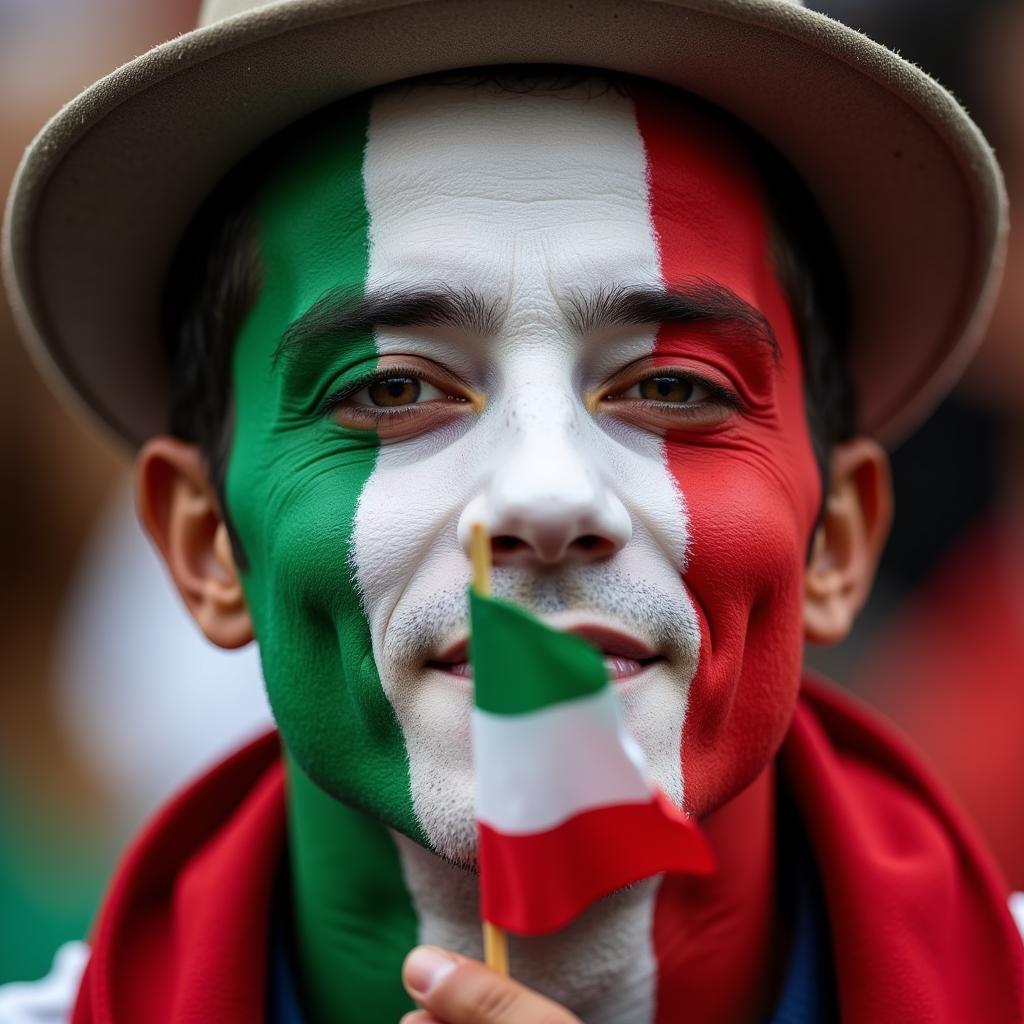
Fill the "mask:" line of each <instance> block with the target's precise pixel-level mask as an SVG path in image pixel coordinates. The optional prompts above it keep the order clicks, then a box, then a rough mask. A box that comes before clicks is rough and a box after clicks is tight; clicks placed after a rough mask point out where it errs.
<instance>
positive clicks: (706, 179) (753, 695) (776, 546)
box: [637, 90, 820, 814]
mask: <svg viewBox="0 0 1024 1024" xmlns="http://www.w3.org/2000/svg"><path fill="white" fill-rule="evenodd" d="M637 117H638V121H639V124H640V130H641V132H642V134H643V137H644V144H645V146H646V148H647V155H648V164H649V174H650V196H651V216H652V220H653V223H654V228H655V231H656V233H657V236H658V239H659V256H660V261H661V273H662V276H663V278H664V280H665V282H666V283H667V284H669V285H675V284H678V283H681V282H684V281H687V280H692V279H693V277H694V275H695V274H699V275H702V276H706V277H708V278H710V279H712V280H715V281H718V282H721V283H722V284H725V285H727V286H728V287H729V288H731V289H732V290H733V291H734V292H736V293H737V294H738V295H740V296H741V297H742V298H743V299H745V300H746V301H747V302H749V303H750V304H751V305H752V306H754V307H755V308H756V309H758V310H760V311H761V312H762V313H763V314H764V315H765V317H766V318H767V321H768V323H769V324H770V326H771V328H772V331H773V334H774V337H775V339H776V341H777V345H778V348H777V351H776V352H775V353H772V352H771V351H770V349H769V348H768V346H766V345H764V344H762V343H760V342H758V341H756V340H754V339H753V338H752V337H751V336H750V335H749V333H748V334H744V333H743V332H740V333H738V334H737V335H736V336H726V337H723V336H722V335H721V334H717V335H716V334H709V333H708V332H706V331H705V332H700V331H693V330H686V329H681V328H679V327H665V328H663V329H662V330H661V331H660V332H659V334H658V339H657V344H656V346H655V356H656V361H657V362H658V363H660V364H676V365H678V364H680V363H681V364H683V365H696V366H702V367H704V368H706V370H705V372H707V371H710V372H711V373H713V374H715V375H718V376H720V377H721V378H722V379H724V381H725V382H726V383H727V385H728V386H729V387H730V388H731V389H733V390H734V391H735V392H736V393H737V394H738V395H739V396H740V398H741V400H742V402H743V405H744V407H745V408H744V412H743V414H742V415H739V416H734V417H731V418H730V419H729V420H728V421H727V422H726V423H725V424H723V426H722V427H721V429H718V430H712V431H708V432H704V433H700V432H698V433H695V432H693V431H685V430H674V431H672V430H670V431H668V432H667V433H666V437H665V454H666V459H667V462H668V466H669V468H670V470H671V472H672V474H673V476H674V478H675V480H676V481H677V483H678V485H679V488H680V490H681V491H682V492H683V494H684V495H685V496H686V500H687V506H688V508H689V509H690V516H691V549H690V552H689V561H688V566H687V572H686V575H685V581H686V586H687V589H688V591H689V593H690V594H691V596H692V598H693V603H694V607H695V608H696V609H697V614H698V619H699V621H700V628H701V662H700V667H699V670H698V673H697V677H696V679H695V680H694V682H693V685H692V687H691V706H690V709H689V713H688V716H687V722H686V728H685V733H684V740H683V775H684V778H685V779H686V782H687V803H688V805H689V807H690V808H691V809H692V810H693V811H694V812H695V813H697V814H705V813H707V812H708V811H709V810H711V809H713V808H714V807H716V806H718V805H719V804H721V802H722V800H723V799H724V798H726V797H727V796H729V795H731V794H732V793H735V792H737V791H738V790H739V789H740V788H741V787H742V786H744V785H746V784H747V783H748V782H750V781H751V780H752V779H753V778H754V777H755V776H756V775H757V774H758V773H760V772H761V770H762V769H763V767H764V765H765V764H767V763H768V761H769V759H770V758H771V756H772V755H773V754H774V753H775V751H776V749H777V748H778V745H779V743H780V742H781V741H782V737H783V735H784V733H785V730H786V726H787V724H788V722H789V719H790V716H791V713H792V709H793V705H794V702H795V700H796V694H797V686H798V682H799V674H800V664H801V657H802V650H803V622H802V603H803V567H804V563H805V558H806V552H807V545H808V541H809V538H810V535H811V531H812V529H813V525H814V521H815V517H816V514H817V510H818V504H819V502H820V479H819V474H818V470H817V466H816V464H815V461H814V458H813V453H812V448H811V442H810V436H809V434H808V430H807V424H806V418H805V413H804V401H803V376H802V361H801V355H800V348H799V343H798V339H797V334H796V329H795V325H794V323H793V318H792V315H791V314H790V311H789V308H788V305H787V303H786V301H785V298H784V296H783V293H782V290H781V287H780V285H779V282H778V279H777V277H776V274H775V272H774V270H773V268H772V266H771V263H770V260H769V249H770V246H769V235H768V224H767V219H766V214H765V207H764V202H763V200H762V199H761V198H760V185H759V182H758V180H757V176H756V173H755V170H754V168H753V166H752V161H751V159H750V156H749V155H748V154H747V153H746V152H745V151H744V150H743V149H742V148H741V147H740V145H739V144H738V143H737V142H736V141H735V140H734V139H733V138H732V137H730V136H729V135H727V134H726V132H725V131H724V130H723V129H722V128H721V126H720V125H719V124H716V123H715V122H714V121H713V120H712V119H711V118H710V117H708V116H707V115H705V114H703V113H702V112H701V111H700V110H698V109H695V108H688V109H685V110H681V109H680V108H679V106H678V104H671V103H670V102H669V101H668V100H667V98H666V97H665V96H664V94H660V93H655V92H653V91H647V90H640V91H638V95H637Z"/></svg>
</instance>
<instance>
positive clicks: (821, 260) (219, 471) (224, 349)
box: [164, 67, 855, 568]
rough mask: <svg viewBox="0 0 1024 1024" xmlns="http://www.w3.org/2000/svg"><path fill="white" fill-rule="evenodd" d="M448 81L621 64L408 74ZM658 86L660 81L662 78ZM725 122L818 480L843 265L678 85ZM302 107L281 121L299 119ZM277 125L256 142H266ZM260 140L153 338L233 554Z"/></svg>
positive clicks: (831, 412) (845, 387) (790, 176)
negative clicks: (233, 483) (790, 320)
mask: <svg viewBox="0 0 1024 1024" xmlns="http://www.w3.org/2000/svg"><path fill="white" fill-rule="evenodd" d="M422 81H428V82H436V83H440V84H445V85H448V86H450V87H452V88H468V87H484V88H490V89H495V90H498V91H502V92H512V93H530V92H535V91H540V90H543V91H549V92H550V91H559V90H563V89H569V88H574V87H577V86H579V85H581V84H587V85H588V86H589V87H591V88H592V89H597V90H600V91H607V90H609V89H612V90H616V91H621V92H623V93H627V94H628V90H629V84H630V82H631V81H633V79H632V78H631V77H630V76H627V75H619V74H616V73H611V72H600V71H593V70H590V69H582V68H581V69H576V68H560V67H556V68H542V67H510V68H497V69H484V70H481V71H477V70H472V69H471V70H468V71H460V72H448V73H444V74H441V75H433V76H429V77H428V78H427V79H417V80H414V81H413V82H410V83H400V85H399V88H404V87H405V86H406V84H408V85H409V87H410V88H411V87H413V86H414V85H415V84H416V83H417V82H422ZM666 88H667V87H666ZM686 98H687V100H688V101H689V102H692V103H696V104H698V105H701V106H704V107H706V108H708V109H709V110H710V111H712V112H713V116H715V117H716V118H718V119H719V120H720V121H724V122H725V123H726V124H727V125H728V126H730V127H731V129H732V131H733V132H734V134H735V135H736V136H738V137H739V139H740V141H741V142H742V143H744V144H745V146H746V148H747V150H748V151H749V152H750V153H751V154H752V156H753V158H754V161H755V166H756V167H757V169H758V172H759V174H760V178H761V181H762V185H763V188H764V194H765V199H766V202H767V204H768V211H769V219H770V245H771V255H772V258H773V260H774V264H775V269H776V273H777V274H778V276H779V281H780V283H781V285H782V287H783V290H784V292H785V294H786V297H787V299H788V301H789V304H790V308H791V311H792V313H793V316H794V319H795V322H796V327H797V332H798V335H799V341H800V346H801V351H802V355H803V362H804V404H805V410H806V417H807V423H808V429H809V433H810V438H811V444H812V447H813V450H814V456H815V460H816V462H817V464H818V468H819V472H820V474H821V479H822V492H823V494H822V503H824V493H825V491H826V489H827V486H828V476H829V460H830V453H831V450H832V447H833V446H834V445H835V444H838V443H840V442H842V441H845V440H848V439H849V438H850V437H852V436H853V434H854V430H855V422H854V400H853V393H852V386H851V383H850V378H849V374H848V373H847V370H846V364H845V351H846V332H845V325H846V323H847V301H846V293H845V287H844V276H843V273H842V270H841V267H840V264H839V260H838V258H837V255H836V251H835V248H834V245H833V243H832V240H831V236H830V234H829V232H828V229H827V227H826V225H825V223H824V220H823V218H822V216H821V214H820V213H819V211H818V209H817V207H816V205H815V204H814V202H813V200H812V199H811V197H810V195H809V194H808V192H807V189H806V188H805V186H804V185H803V183H802V182H801V181H800V179H799V178H798V176H797V175H796V173H795V172H794V171H793V170H792V168H790V166H789V165H788V164H787V163H786V162H785V161H784V160H783V159H782V158H781V157H780V156H779V155H778V154H777V153H776V152H775V151H774V150H773V149H772V148H771V147H770V146H769V145H768V144H767V143H766V142H765V141H764V140H763V139H761V138H760V137H759V136H758V135H756V134H755V133H754V132H753V131H752V130H751V129H750V128H748V127H747V126H746V125H744V124H743V123H742V122H740V121H738V120H737V119H736V118H734V117H733V116H732V115H730V114H727V113H725V112H724V111H721V110H719V109H718V108H717V107H713V106H712V105H711V104H708V103H706V102H705V101H703V100H701V99H699V98H697V97H692V96H689V95H688V94H687V95H686ZM323 113H324V112H323V111H321V112H319V113H318V114H313V115H311V117H310V118H307V119H305V120H303V121H301V122H299V123H298V124H297V125H293V126H291V127H290V128H288V129H286V132H287V133H288V134H290V133H292V132H296V131H298V132H302V131H305V130H308V124H309V122H310V120H312V119H315V118H318V117H321V116H323ZM279 142H280V137H278V138H276V139H274V140H272V142H271V143H269V144H267V145H268V146H273V147H275V148H277V149H279V150H280V149H284V150H285V151H287V147H280V146H279ZM266 151H267V148H266V147H261V148H260V149H259V150H257V151H256V152H255V153H253V154H251V155H250V156H249V157H247V158H246V159H245V160H243V161H242V163H241V164H239V165H238V167H236V168H235V169H234V170H233V171H232V172H231V173H230V174H228V175H227V177H225V178H224V179H223V180H222V182H221V183H220V185H219V186H218V187H217V188H216V190H215V191H214V192H213V193H212V194H211V196H210V197H209V198H208V199H207V201H206V202H205V203H204V204H203V206H202V207H201V209H200V210H199V212H198V213H197V214H196V216H195V217H194V219H193V221H192V223H191V225H190V226H189V228H188V230H187V232H186V234H185V237H184V239H183V241H182V243H181V245H180V247H179V249H178V252H177V255H176V258H175V260H174V263H173V266H172V270H171V274H170V277H169V280H168V287H167V291H166V301H165V316H164V338H165V347H166V352H167V358H168V361H169V367H170V377H171V410H170V430H171V433H172V434H174V435H175V436H177V437H179V438H181V439H183V440H186V441H189V442H192V443H193V444H195V445H197V446H198V447H199V449H200V451H201V452H202V454H203V457H204V459H205V461H206V465H207V471H208V474H209V477H210V480H211V483H213V485H214V487H215V489H216V491H217V494H218V496H219V499H220V502H221V511H222V514H223V515H224V519H225V522H226V523H227V526H228V530H229V532H230V533H231V539H232V543H233V545H234V549H235V556H236V560H237V561H238V562H239V564H240V565H241V566H242V567H243V568H244V566H245V555H244V551H243V549H242V546H241V544H240V543H239V541H238V538H237V536H236V535H235V534H234V531H233V529H232V527H231V519H230V516H229V514H228V509H227V505H226V502H225V499H224V487H225V478H226V473H227V464H228V457H229V454H230V448H231V438H232V430H233V405H232V400H231V394H232V392H231V361H232V354H233V350H234V344H235V340H236V338H237V336H238V333H239V331H240V330H241V327H242V324H243V322H244V320H245V317H246V315H247V314H248V312H249V310H250V309H251V308H252V306H253V304H254V302H255V300H256V297H257V296H258V294H259V291H260V288H261V286H262V261H261V254H260V251H259V245H258V241H257V237H256V229H255V219H256V218H255V206H256V202H257V199H258V197H259V195H260V193H261V189H262V186H263V183H264V182H265V181H266V180H267V176H268V174H269V173H271V169H272V168H273V166H274V161H273V160H272V159H271V160H268V159H267V158H266Z"/></svg>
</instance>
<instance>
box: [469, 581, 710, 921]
mask: <svg viewBox="0 0 1024 1024" xmlns="http://www.w3.org/2000/svg"><path fill="white" fill-rule="evenodd" d="M469 601H470V616H471V623H472V632H471V635H470V659H471V661H472V665H473V687H474V691H475V695H476V699H475V703H476V706H475V708H474V711H473V758H474V767H475V773H476V805H477V829H478V834H479V838H480V846H479V865H480V898H481V907H480V911H481V917H482V918H483V919H484V920H485V921H488V922H491V923H492V924H493V925H497V926H498V927H500V928H504V929H507V930H508V931H511V932H515V933H517V934H519V935H542V934H544V933H546V932H551V931H554V930H555V929H557V928H561V927H562V926H564V925H566V924H568V923H569V922H570V921H571V920H572V919H573V918H574V917H576V916H577V915H578V914H579V913H581V912H582V911H583V910H584V909H585V908H586V907H587V906H589V905H590V904H591V903H592V902H594V900H596V899H599V898H600V897H601V896H605V895H607V894H608V893H610V892H613V891H614V890H616V889H619V888H621V887H622V886H625V885H628V884H629V883H631V882H635V881H638V880H640V879H642V878H646V877H648V876H649V875H653V874H657V873H659V872H662V871H678V872H684V873H687V874H696V875H708V874H711V873H712V872H713V871H714V860H713V858H712V854H711V850H710V848H709V846H708V844H707V841H706V840H705V838H704V836H703V834H702V833H701V832H700V830H699V828H698V827H697V825H696V823H695V822H694V821H692V820H691V819H689V818H687V817H686V815H684V814H683V813H682V812H681V811H679V810H678V809H677V808H676V807H675V806H674V805H673V804H672V802H671V801H670V800H669V799H668V798H667V797H666V796H665V795H664V794H662V793H661V792H660V791H659V790H658V789H657V788H656V787H655V786H654V785H653V783H651V782H650V780H649V779H648V777H647V772H646V768H645V765H644V757H643V752H642V751H641V750H640V748H639V746H638V745H637V743H636V741H635V740H634V739H633V738H632V737H631V736H630V735H629V733H628V732H627V731H626V727H625V722H624V720H623V716H622V709H621V706H620V702H619V698H618V695H617V694H616V693H615V691H614V689H613V687H612V686H611V684H610V683H609V681H608V675H607V672H606V671H605V666H604V659H603V657H602V655H601V653H600V651H598V650H597V649H596V648H595V647H593V646H592V645H591V644H589V643H587V641H585V640H583V639H582V638H580V637H577V636H574V635H572V634H569V633H562V632H558V631H556V630H553V629H549V628H548V627H547V626H545V625H544V624H543V623H542V622H540V621H539V620H538V619H536V618H534V617H533V616H532V615H530V614H528V613H527V612H525V611H524V610H523V609H521V608H518V607H516V606H515V605H513V604H510V603H509V602H507V601H502V600H500V599H497V598H491V597H487V596H484V595H482V594H480V593H478V592H477V591H475V590H471V591H470V598H469Z"/></svg>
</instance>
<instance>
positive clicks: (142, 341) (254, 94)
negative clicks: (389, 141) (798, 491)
mask: <svg viewBox="0 0 1024 1024" xmlns="http://www.w3.org/2000/svg"><path fill="white" fill-rule="evenodd" d="M512 63H515V64H529V63H543V64H570V65H582V66H593V67H598V68H608V69H613V70H616V71H622V72H628V73H632V74H637V75H643V76H646V77H649V78H653V79H657V80H659V81H662V82H665V83H667V84H669V85H672V86H675V87H678V88H680V89H684V90H687V91H690V92H693V93H696V94H697V95H699V96H703V97H705V98H706V99H708V100H710V101H711V102H713V103H716V104H718V105H719V106H721V107H723V108H724V109H726V110H728V111H730V112H731V113H733V114H735V115H736V116H737V117H739V118H740V119H741V120H743V121H745V122H746V123H747V124H749V125H750V126H751V127H752V128H754V129H755V130H756V131H758V132H759V133H760V134H761V135H762V136H763V137H764V138H765V139H767V140H768V141H769V142H770V143H771V144H772V145H773V146H774V147H775V148H776V149H777V150H778V151H779V152H781V153H782V154H783V155H784V156H785V157H786V158H787V159H788V160H789V161H790V163H791V164H792V165H793V166H794V168H795V169H796V170H797V172H798V173H799V174H800V175H801V177H802V178H803V179H804V181H805V182H806V183H807V185H808V187H809V188H810V191H811V193H812V194H813V196H814V197H815V199H816V201H817V202H818V204H819V205H820V207H821V209H822V211H823V213H824V215H825V218H826V220H827V222H828V223H829V225H830V227H831V230H832V232H833V234H834V237H835V239H836V243H837V246H838V249H839V252H840V257H841V260H842V262H843V265H844V268H845V271H846V274H847V279H848V286H849V290H850V294H851V298H852V317H853V322H852V324H851V352H850V369H851V372H852V376H853V383H854V386H855V388H856V392H857V396H858V403H857V408H858V426H859V429H860V430H861V431H863V432H864V433H868V434H872V435H874V436H877V437H880V438H881V439H883V440H887V441H891V440H893V439H894V438H896V437H898V436H899V435H900V434H901V433H902V432H904V431H906V430H907V429H908V428H909V427H910V426H911V425H912V424H913V423H914V422H916V420H917V419H918V418H920V417H921V416H922V415H923V414H924V413H925V412H926V411H927V410H928V408H929V407H930V406H931V405H932V404H933V403H934V402H935V401H936V400H937V399H938V397H939V396H940V395H941V394H942V393H943V392H944V391H945V390H946V389H948V387H950V386H951V384H952V382H953V381H954V380H955V378H956V376H957V375H958V374H959V372H960V370H961V369H962V367H963V365H964V363H965V362H966V360H967V358H968V356H969V354H970V352H971V350H972V346H973V342H974V341H976V340H977V337H978V334H979V333H980V330H981V328H982V327H983V326H984V323H985V321H986V320H987V316H988V313H989V307H990V305H991V301H992V299H993V297H994V291H995V287H996V285H997V283H998V278H999V272H1000V270H1001V263H1002V256H1003V250H1004V247H1005V231H1006V200H1005V194H1004V190H1003V185H1002V179H1001V176H1000V172H999V169H998V166H997V164H996V162H995V160H994V158H993V156H992V153H991V150H990V149H989V147H988V145H987V143H986V142H985V140H984V138H983V137H982V136H981V134H980V133H979V131H978V130H977V128H976V127H975V126H974V124H973V123H972V122H971V120H970V119H969V118H968V117H967V115H966V114H965V113H964V112H963V110H962V109H961V108H960V106H959V105H958V104H957V103H956V101H955V100H954V99H953V98H952V97H951V96H950V95H949V94H948V93H947V92H946V91H945V90H943V89H942V88H941V87H940V86H938V85H937V84H936V83H935V82H934V81H933V80H932V79H931V78H929V77H928V76H927V75H925V74H924V73H923V72H921V71H920V70H918V69H917V68H915V67H914V66H912V65H911V64H909V63H907V62H906V61H903V60H902V59H900V58H899V57H897V56H896V55H895V54H893V53H891V52H890V51H888V50H886V49H885V48H884V47H881V46H879V45H877V44H875V43H873V42H871V41H870V40H869V39H867V38H866V37H865V36H863V35H861V34H859V33H857V32H855V31H853V30H851V29H849V28H846V27H845V26H843V25H841V24H839V23H838V22H836V21H834V20H832V19H829V18H827V17H825V16H823V15H820V14H817V13H815V12H812V11H808V10H806V9H804V8H802V7H799V6H797V5H796V4H792V3H781V2H778V0H517V2H515V3H512V2H508V0H285V2H277V3H270V4H267V5H266V6H263V7H261V8H258V9H256V10H254V11H251V12H249V13H246V14H242V15H238V16H236V17H233V18H230V19H227V20H225V21H222V22H219V23H217V24H214V25H211V26H210V27H207V28H202V29H197V30H196V31H194V32H190V33H187V34H186V35H184V36H181V37H179V38H177V39H174V40H172V41H170V42H168V43H165V44H163V45H161V46H158V47H156V48H155V49H153V50H151V51H150V52H149V53H147V54H144V55H143V56H141V57H139V58H137V59H136V60H133V61H132V62H130V63H129V64H126V65H125V66H124V67H122V68H120V69H119V70H117V71H115V72H114V73H112V74H111V75H109V76H107V77H106V78H104V79H102V80H101V81H100V82H98V83H97V84H96V85H94V86H93V87H92V88H90V89H89V90H87V91H86V92H85V93H83V94H82V95H81V96H79V97H78V98H77V99H76V100H74V101H73V102H72V103H70V104H69V105H68V106H66V107H65V108H64V109H63V110H62V111H60V113H58V114H57V115H56V116H55V117H54V118H53V119H52V120H51V121H50V122H49V124H47V125H46V127H45V128H44V129H43V131H42V132H41V133H40V135H39V137H38V138H37V139H36V141H35V142H34V143H33V144H32V146H31V147H30V148H29V150H28V151H27V152H26V155H25V158H24V160H23V161H22V164H21V167H20V169H19V171H18V175H17V177H16V179H15V185H14V188H13V190H12V193H11V197H10V200H9V203H8V208H7V216H6V221H5V226H4V259H5V264H6V268H5V269H6V276H7V281H8V286H9V289H10V292H11V298H12V305H13V307H14V309H15V314H16V316H17V318H18V320H19V325H20V326H21V328H22V330H23V331H24V332H25V334H26V336H27V337H28V338H29V340H30V344H32V345H33V346H34V347H35V350H36V355H37V356H38V357H40V361H41V362H42V364H43V365H44V368H45V369H47V370H48V371H50V376H51V377H52V378H54V379H55V381H56V383H57V385H58V387H59V388H60V389H61V390H63V391H64V392H65V393H66V394H68V395H69V396H70V398H71V399H72V400H73V401H75V402H77V403H78V404H80V405H81V406H84V408H85V409H86V410H87V411H88V412H89V413H90V414H91V415H92V417H93V418H95V419H98V420H99V421H100V422H101V423H102V424H104V425H105V426H106V427H107V428H108V429H109V430H110V431H112V432H113V433H114V434H115V435H117V436H118V437H120V438H122V439H123V440H125V441H127V442H128V443H129V444H131V445H137V444H139V443H141V442H142V441H143V440H144V439H145V438H147V437H149V436H152V435H153V434H156V433H160V432H163V431H165V430H166V429H167V423H168V395H169V387H168V381H167V373H166V368H165V365H164V357H163V348H162V339H161V332H160V305H161V298H162V289H163V285H164V280H165V277H166V273H167V270H168V267H169V264H170V262H171V259H172V257H173V254H174V251H175V248H176V246H177V244H178V243H179V241H180V238H181V236H182V234H183V231H184V229H185V227H186V225H187V224H188V222H189V220H190V219H191V217H192V215H193V214H194V212H195V210H196V209H197V208H198V206H199V205H200V204H201V203H202V201H203V199H204V198H205V197H206V196H207V195H208V194H209V192H210V191H211V189H212V188H213V187H214V186H215V185H216V183H217V181H218V180H219V179H220V178H221V177H223V175H224V174H225V173H226V172H227V171H228V170H229V169H230V168H231V167H232V166H233V165H234V164H235V163H237V162H238V161H239V160H240V159H241V158H242V157H243V156H245V154H246V153H248V152H249V151H251V150H252V149H254V148H255V147H256V146H257V145H258V144H259V143H261V142H262V141H264V140H265V139H267V138H269V137H270V136H271V135H273V134H274V133H276V132H277V131H279V130H280V129H282V128H283V127H285V126H286V125H288V124H290V123H291V122H293V121H295V120H297V119H299V118H301V117H303V116H304V115H305V114H307V113H310V112H312V111H313V110H316V109H317V108H319V107H322V106H324V105H325V104H327V103H330V102H332V101H335V100H338V99H342V98H344V97H346V96H349V95H352V94H354V93H356V92H360V91H362V90H364V89H368V88H371V87H374V86H378V85H382V84H384V83H387V82H391V81H396V80H399V79H403V78H408V77H412V76H416V75H421V74H427V73H430V72H434V71H441V70H445V69H453V68H460V67H470V66H478V65H491V64H512Z"/></svg>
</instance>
